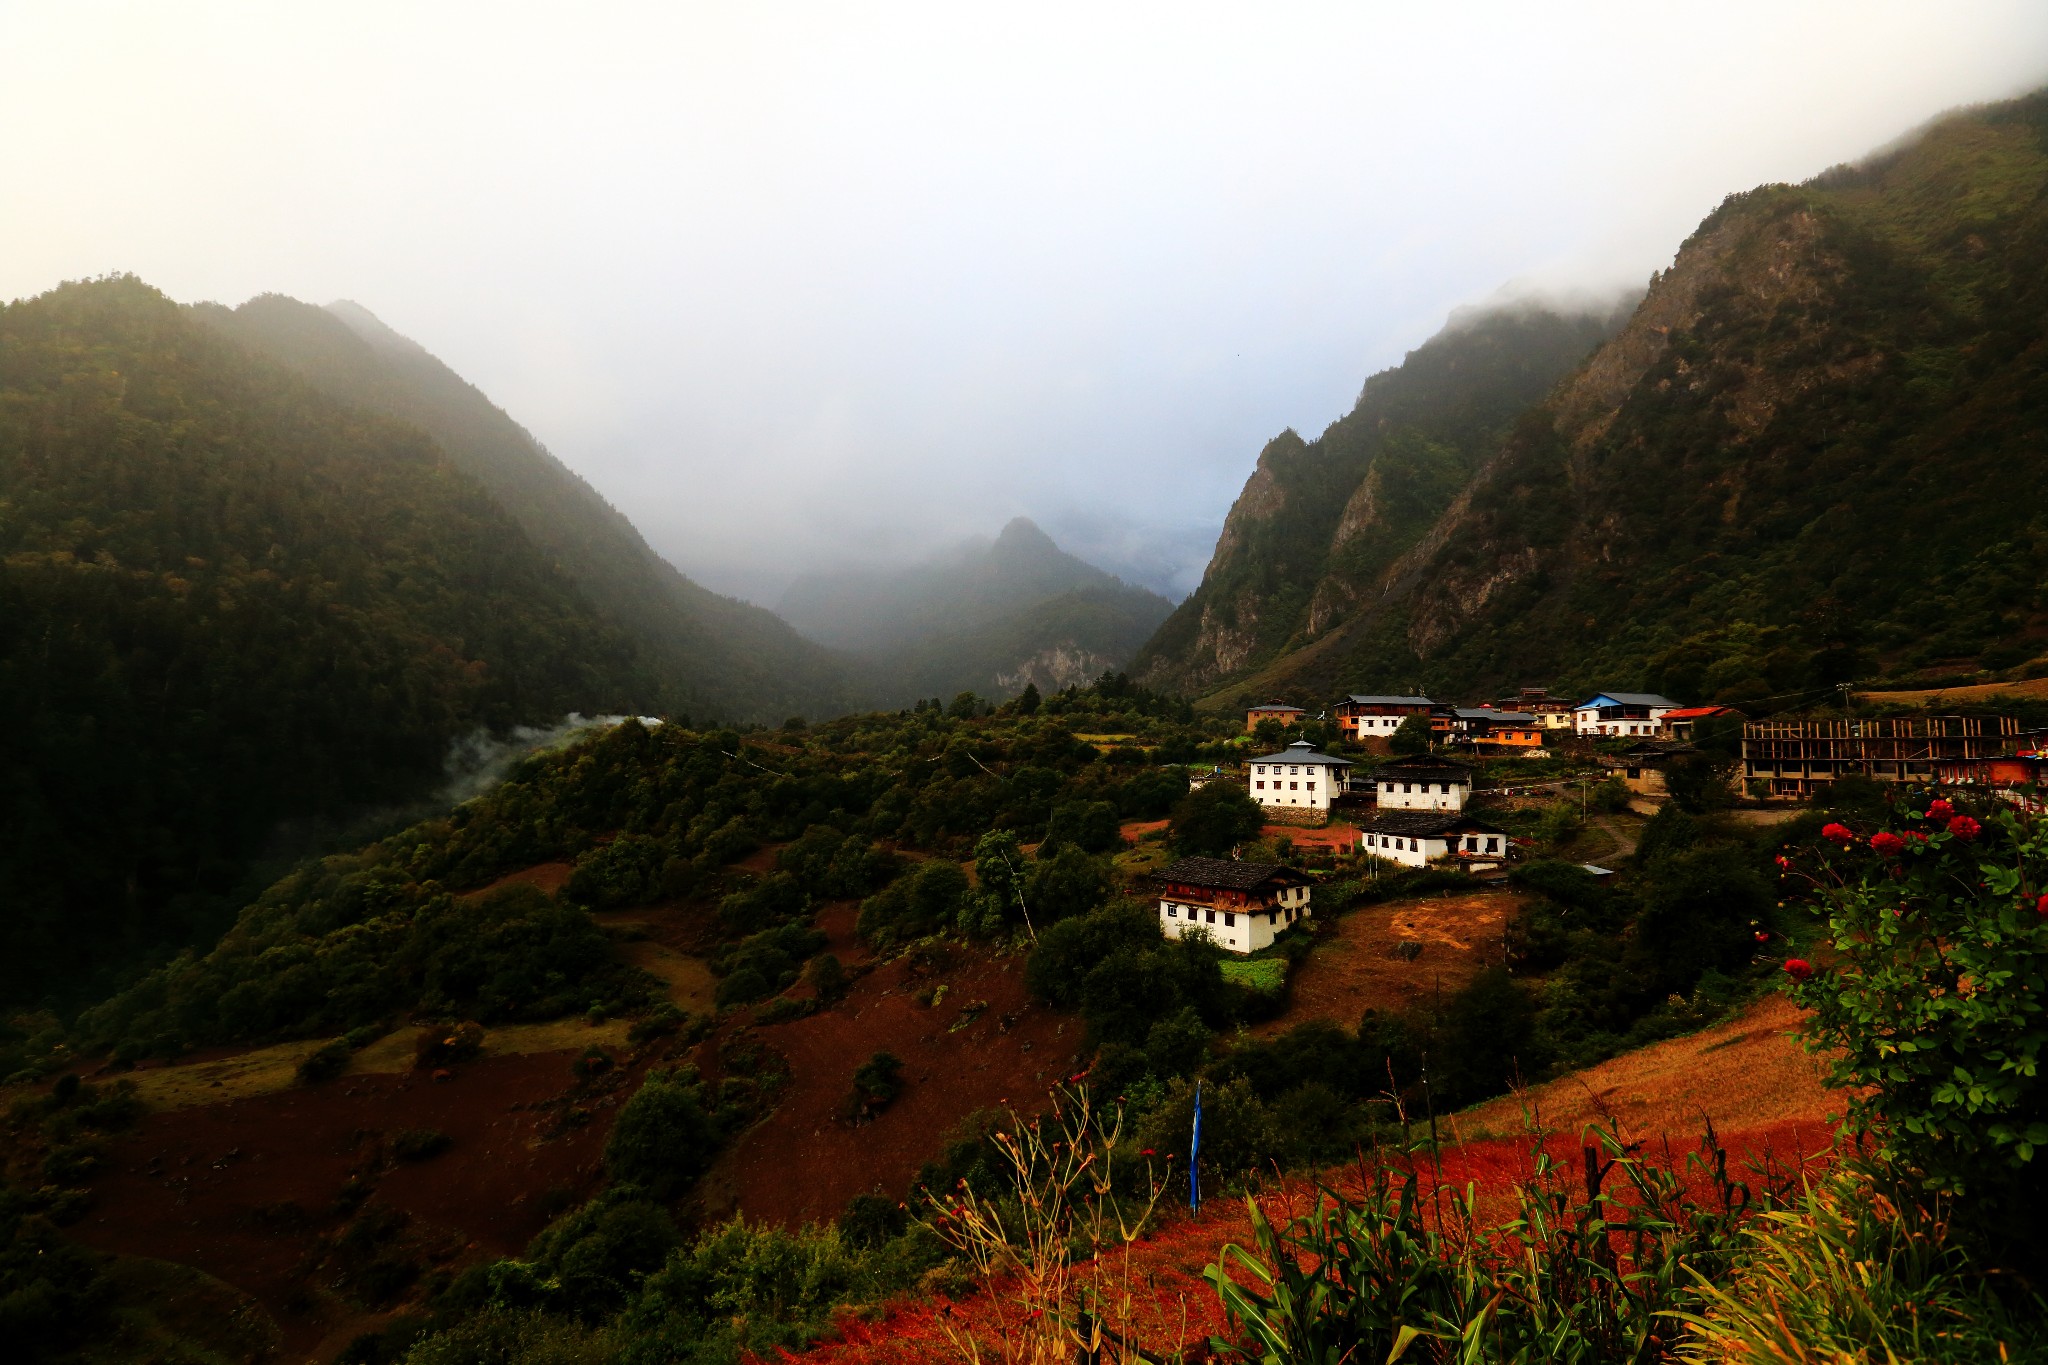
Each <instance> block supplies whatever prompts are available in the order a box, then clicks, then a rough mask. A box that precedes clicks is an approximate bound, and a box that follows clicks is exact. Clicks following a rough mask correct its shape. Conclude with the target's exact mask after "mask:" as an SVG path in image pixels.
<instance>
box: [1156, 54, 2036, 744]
mask: <svg viewBox="0 0 2048 1365" xmlns="http://www.w3.org/2000/svg"><path fill="white" fill-rule="evenodd" d="M2044 330H2048V95H2035V96H2031V97H2028V98H2026V99H2023V100H2018V101H2012V102H2009V103H2005V104H2000V105H1994V106H1989V107H1986V108H1982V109H1977V110H1972V111H1969V112H1966V113H1962V114H1958V115H1955V116H1953V117H1950V118H1947V119H1945V120H1943V121H1941V122H1939V123H1937V124H1935V125H1934V126H1932V127H1930V128H1929V129H1928V130H1926V131H1925V132H1924V133H1923V134H1922V135H1921V136H1919V137H1917V138H1915V139H1913V140H1912V141H1910V142H1908V143H1906V144H1904V145H1903V146H1901V147H1899V148H1896V149H1894V150H1892V151H1890V152H1887V153H1885V154H1883V155H1881V156H1879V157H1875V158H1873V159H1871V160H1870V161H1868V162H1867V163H1865V164H1863V165H1861V166H1856V167H1842V168H1837V169H1836V170H1833V171H1830V172H1828V173H1827V174H1825V175H1822V176H1819V177H1817V178H1816V179H1814V180H1812V181H1810V182H1808V183H1806V184H1803V185H1798V186H1788V185H1772V186H1765V187H1763V188H1760V189H1757V190H1753V191H1750V192H1748V193H1745V194H1738V195H1735V196H1732V197H1731V198H1730V199H1729V200H1728V201H1727V202H1725V203H1724V204H1723V205H1722V206H1721V207H1720V208H1719V209H1717V210H1716V211H1715V212H1714V213H1713V214H1712V215H1710V216H1709V217H1708V218H1707V220H1706V221H1705V222H1704V223H1702V224H1701V226H1700V228H1699V229H1698V230H1697V231H1696V232H1695V233H1694V234H1693V235H1692V236H1691V237H1690V238H1688V239H1687V241H1686V242H1685V244H1684V245H1683V246H1682V247H1681V249H1680V250H1679V252H1678V256H1677V259H1676V260H1675V262H1674V263H1673V265H1672V267H1671V269H1669V270H1668V271H1665V272H1663V273H1662V274H1660V275H1659V276H1657V277H1656V278H1655V279H1654V280H1653V281H1652V283H1651V286H1650V289H1649V292H1648V295H1647V297H1646V298H1645V299H1644V300H1643V302H1642V304H1641V306H1640V307H1638V308H1637V309H1636V311H1635V314H1634V316H1633V317H1632V318H1631V319H1630V320H1629V321H1628V324H1627V326H1626V327H1625V328H1624V329H1623V330H1622V331H1621V332H1620V334H1619V335H1617V336H1615V337H1614V338H1613V339H1612V340H1611V341H1609V342H1607V343H1606V344H1605V345H1603V346H1602V347H1601V348H1600V350H1599V351H1598V352H1597V353H1596V354H1595V355H1594V356H1593V357H1592V358H1591V359H1590V360H1589V361H1588V362H1587V363H1586V364H1585V365H1583V366H1582V367H1580V368H1578V369H1577V371H1576V372H1575V373H1573V374H1572V375H1571V376H1570V378H1569V379H1568V380H1566V381H1565V382H1564V383H1562V384H1561V385H1559V386H1558V388H1557V389H1556V391H1555V392H1554V393H1552V394H1551V395H1549V396H1548V397H1547V398H1546V399H1545V400H1544V401H1543V402H1541V403H1540V404H1538V405H1536V406H1534V407H1532V408H1531V409H1530V410H1529V411H1528V412H1526V413H1525V414H1524V415H1523V416H1522V417H1521V418H1519V419H1518V420H1517V422H1516V423H1515V426H1514V430H1513V432H1512V434H1511V435H1510V436H1509V437H1508V438H1507V439H1506V440H1505V441H1503V442H1501V443H1500V445H1499V447H1498V449H1497V451H1495V452H1494V453H1493V454H1492V455H1491V457H1490V458H1489V459H1488V460H1487V461H1486V463H1485V464H1484V466H1483V467H1482V468H1481V469H1480V470H1479V472H1478V473H1477V475H1476V476H1475V477H1473V478H1472V479H1470V480H1469V481H1468V482H1466V483H1465V484H1464V486H1463V487H1462V488H1460V489H1459V490H1458V492H1457V493H1456V496H1455V498H1454V499H1453V500H1452V501H1451V503H1450V505H1449V507H1448V508H1447V509H1446V510H1445V512H1444V513H1443V515H1442V516H1440V517H1438V518H1436V519H1435V521H1434V523H1433V524H1432V525H1431V526H1430V527H1429V528H1428V530H1427V532H1426V534H1424V535H1422V536H1421V537H1420V538H1417V539H1414V540H1413V541H1412V542H1408V541H1406V540H1405V538H1402V537H1373V538H1371V539H1370V540H1369V542H1368V543H1369V544H1370V545H1371V546H1372V547H1373V549H1374V550H1375V551H1376V552H1377V553H1379V554H1380V555H1381V562H1380V564H1379V565H1378V566H1377V567H1376V568H1375V570H1374V571H1373V572H1371V573H1370V574H1367V575H1365V576H1364V577H1363V578H1362V579H1359V580H1352V581H1351V582H1346V583H1338V584H1335V585H1334V586H1333V583H1332V579H1333V578H1334V577H1335V576H1334V575H1325V576H1323V577H1320V578H1315V579H1313V580H1308V579H1302V580H1298V581H1297V580H1289V581H1288V586H1290V587H1291V588H1292V589H1293V590H1294V591H1295V592H1296V593H1299V594H1301V595H1302V597H1303V600H1304V601H1317V602H1321V601H1330V600H1332V599H1333V597H1334V598H1336V599H1340V600H1341V602H1342V605H1341V606H1340V607H1338V608H1337V609H1336V610H1334V611H1333V612H1332V613H1331V614H1330V616H1329V617H1327V618H1326V619H1322V620H1310V619H1307V618H1310V617H1312V613H1310V612H1308V611H1307V610H1306V609H1305V608H1296V609H1295V612H1296V617H1297V619H1301V620H1302V622H1303V624H1302V625H1301V626H1299V627H1296V629H1297V630H1298V631H1299V633H1298V634H1296V635H1294V636H1293V637H1291V638H1290V639H1289V640H1288V641H1287V642H1286V643H1285V645H1284V646H1282V647H1280V648H1278V649H1276V650H1274V651H1273V652H1272V653H1269V654H1267V655H1265V656H1259V655H1257V654H1255V653H1254V652H1252V651H1251V650H1244V651H1240V653H1239V654H1237V655H1235V656H1232V659H1231V661H1232V662H1235V663H1236V664H1237V665H1238V666H1237V668H1235V669H1229V668H1217V667H1213V666H1211V667H1209V668H1207V669H1206V670H1204V669H1203V668H1202V667H1201V665H1202V663H1203V660H1204V656H1203V655H1202V654H1201V652H1200V651H1199V650H1194V649H1189V648H1187V647H1185V646H1179V647H1176V643H1177V642H1176V641H1175V639H1174V638H1173V636H1172V634H1171V632H1172V629H1173V627H1172V625H1170V626H1169V628H1168V631H1166V632H1162V635H1161V637H1160V639H1159V640H1156V641H1155V642H1154V643H1153V645H1152V646H1150V647H1148V652H1147V656H1146V658H1147V662H1148V664H1149V668H1148V670H1147V672H1146V674H1145V676H1147V677H1149V678H1153V679H1155V680H1158V679H1166V680H1171V681H1175V682H1177V683H1178V684H1179V685H1180V686H1182V687H1183V688H1187V689H1189V690H1194V689H1197V688H1201V689H1211V690H1213V689H1216V688H1217V687H1218V685H1220V684H1235V685H1236V686H1238V687H1243V688H1256V689H1258V690H1262V691H1263V690H1268V689H1271V688H1275V687H1280V688H1289V687H1291V688H1296V689H1300V690H1302V691H1304V692H1327V691H1336V690H1340V689H1344V688H1356V689H1360V690H1363V689H1365V688H1371V687H1380V686H1393V685H1396V684H1399V685H1421V686H1426V687H1429V688H1431V689H1437V690H1444V691H1448V692H1454V693H1465V692H1480V691H1484V690H1487V689H1491V688H1496V687H1500V686H1504V685H1512V684H1515V683H1518V682H1522V681H1546V680H1547V681H1552V682H1562V683H1565V684H1577V685H1582V686H1583V685H1590V684H1598V685H1605V686H1628V685H1632V684H1633V685H1647V686H1650V687H1653V688H1656V689H1659V690H1662V691H1665V692H1669V693H1672V694H1673V695H1678V696H1682V697H1684V698H1686V699H1688V700H1718V701H1726V702H1747V703H1751V704H1753V705H1770V704H1774V703H1775V704H1782V699H1783V698H1785V697H1786V696H1788V695H1789V696H1794V697H1797V696H1799V695H1801V694H1802V692H1806V691H1810V690H1814V689H1824V688H1826V687H1827V685H1828V684H1830V683H1832V682H1834V681H1837V680H1841V679H1847V678H1868V677H1872V676H1876V675H1879V674H1881V673H1887V672H1889V673H1907V672H1911V671H1912V670H1915V669H1919V668H1930V667H1932V668H1946V669H1951V670H1952V669H1954V668H1955V667H1957V666H1959V665H1966V664H1967V665H1981V666H1984V667H1991V668H1998V667H2006V666H2010V665H2012V664H2016V663H2019V662H2021V661H2023V660H2025V659H2027V658H2030V657H2033V656H2034V655H2037V654H2038V653H2040V652H2041V650H2042V648H2043V646H2044V644H2048V617H2044V614H2043V608H2044V606H2048V602H2044V600H2043V596H2042V585H2043V583H2044V582H2048V481H2044V475H2048V469H2044V464H2048V443H2044V435H2048V346H2044V341H2048V338H2044ZM1284 439H1285V438H1283V440H1284ZM1325 463H1327V462H1325ZM1319 468H1320V466H1319ZM1260 482H1261V480H1260V477H1259V476H1258V475H1255V476H1254V478H1253V481H1252V485H1251V486H1248V488H1247V493H1246V497H1245V498H1244V499H1241V500H1240V504H1239V510H1238V511H1237V512H1234V513H1233V519H1234V520H1237V521H1257V520H1258V518H1257V517H1256V516H1255V513H1256V512H1257V510H1258V508H1259V506H1260V505H1261V503H1262V499H1269V498H1270V494H1267V493H1265V492H1264V490H1263V489H1262V488H1260V487H1259V485H1260ZM1228 539H1229V537H1228V536H1226V540H1228ZM1266 559H1267V560H1270V561H1273V562H1279V561H1278V557H1277V556H1271V555H1268V556H1266ZM1218 561H1219V563H1218V566H1217V567H1212V570H1211V574H1212V577H1214V576H1216V574H1217V572H1218V568H1222V569H1225V570H1228V569H1229V568H1230V566H1229V565H1228V564H1227V563H1225V557H1224V556H1223V555H1222V554H1221V553H1219V556H1218ZM1238 572H1243V570H1238ZM1310 581H1312V582H1313V584H1314V586H1313V587H1310V586H1307V584H1308V582H1310ZM1205 591H1206V587H1205ZM1276 596H1277V594H1276ZM1212 598H1213V594H1212ZM1260 638H1261V639H1266V638H1270V636H1262V637H1260ZM1261 665H1263V668H1261V667H1260V666H1261ZM1217 695H1218V696H1219V699H1220V698H1221V693H1220V692H1218V694H1217Z"/></svg>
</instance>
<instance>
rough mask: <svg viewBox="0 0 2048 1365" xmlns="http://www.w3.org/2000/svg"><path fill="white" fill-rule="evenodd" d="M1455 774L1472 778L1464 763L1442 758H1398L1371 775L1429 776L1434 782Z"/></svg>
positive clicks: (1389, 776)
mask: <svg viewBox="0 0 2048 1365" xmlns="http://www.w3.org/2000/svg"><path fill="white" fill-rule="evenodd" d="M1454 774H1455V775H1457V776H1459V777H1461V778H1462V779H1463V780H1464V781H1467V782H1470V781H1471V780H1472V770H1471V769H1470V768H1468V767H1466V766H1465V765H1464V764H1462V763H1452V762H1450V761H1448V760H1446V759H1441V758H1397V759H1395V760H1394V761H1393V762H1392V763H1382V764H1381V765H1380V766H1379V767H1377V768H1374V769H1373V770H1372V773H1371V774H1370V775H1371V776H1372V777H1373V779H1374V780H1378V779H1380V778H1391V779H1395V780H1399V779H1402V778H1406V779H1408V780H1410V781H1413V780H1415V779H1416V778H1427V779H1428V780H1430V781H1432V782H1442V781H1445V780H1447V779H1449V778H1450V777H1451V776H1452V775H1454Z"/></svg>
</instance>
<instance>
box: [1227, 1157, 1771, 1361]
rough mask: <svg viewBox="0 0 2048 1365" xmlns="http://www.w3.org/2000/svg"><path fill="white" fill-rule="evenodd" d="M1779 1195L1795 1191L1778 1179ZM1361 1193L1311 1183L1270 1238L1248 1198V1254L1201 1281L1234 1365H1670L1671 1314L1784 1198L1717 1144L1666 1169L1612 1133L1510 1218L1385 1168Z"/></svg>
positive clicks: (1370, 1170) (1533, 1187) (1527, 1183)
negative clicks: (1732, 1163) (1759, 1186)
mask: <svg viewBox="0 0 2048 1365" xmlns="http://www.w3.org/2000/svg"><path fill="white" fill-rule="evenodd" d="M1766 1174H1767V1176H1768V1177H1769V1180H1768V1182H1767V1183H1768V1184H1769V1185H1771V1186H1773V1187H1777V1186H1782V1185H1784V1184H1786V1183H1787V1181H1786V1177H1785V1175H1784V1173H1783V1172H1782V1171H1776V1170H1772V1171H1767V1172H1766ZM1359 1175H1360V1188H1359V1190H1358V1192H1357V1193H1355V1194H1354V1193H1340V1192H1338V1191H1336V1190H1334V1189H1332V1188H1330V1187H1329V1186H1327V1185H1323V1186H1318V1188H1317V1189H1316V1191H1315V1194H1314V1196H1313V1198H1312V1200H1311V1202H1310V1205H1309V1207H1308V1208H1307V1209H1306V1210H1305V1211H1303V1212H1301V1213H1299V1214H1296V1215H1294V1216H1292V1217H1289V1218H1286V1219H1285V1220H1284V1221H1281V1222H1278V1223H1276V1222H1275V1221H1274V1220H1273V1219H1272V1218H1271V1217H1270V1216H1269V1214H1268V1212H1267V1209H1266V1207H1265V1206H1264V1205H1262V1204H1261V1203H1260V1201H1258V1200H1257V1199H1252V1200H1250V1201H1248V1205H1249V1212H1250V1216H1251V1224H1252V1245H1251V1246H1250V1247H1245V1246H1239V1245H1234V1244H1233V1245H1229V1246H1226V1247H1224V1248H1223V1251H1222V1254H1221V1255H1220V1257H1219V1258H1218V1261H1217V1263H1216V1264H1215V1265H1212V1266H1211V1267H1210V1268H1209V1270H1208V1271H1207V1277H1208V1279H1209V1280H1210V1281H1211V1283H1212V1284H1214V1286H1215V1287H1216V1291H1217V1293H1218V1294H1219V1295H1220V1296H1221V1298H1222V1301H1223V1307H1224V1310H1225V1312H1226V1313H1227V1315H1228V1317H1229V1318H1230V1321H1231V1323H1232V1324H1233V1327H1234V1328H1235V1329H1236V1330H1237V1332H1238V1337H1237V1339H1236V1340H1234V1341H1217V1342H1215V1343H1213V1346H1214V1349H1215V1350H1216V1352H1217V1353H1218V1355H1219V1356H1220V1357H1221V1358H1223V1359H1232V1360H1252V1361H1257V1362H1259V1365H1360V1363H1362V1362H1372V1363H1373V1365H1379V1363H1380V1362H1393V1361H1399V1360H1404V1359H1405V1360H1410V1361H1433V1362H1436V1361H1442V1362H1448V1361H1458V1362H1479V1361H1489V1362H1495V1361H1497V1362H1522V1361H1527V1362H1535V1361H1543V1362H1564V1363H1566V1365H1570V1363H1573V1362H1585V1365H1592V1363H1593V1362H1601V1363H1602V1365H1606V1363H1607V1362H1649V1361H1659V1360H1666V1359H1670V1358H1671V1354H1670V1353H1671V1349H1672V1346H1673V1343H1674V1341H1675V1340H1676V1338H1677V1337H1678V1336H1679V1335H1680V1332H1681V1331H1682V1329H1681V1327H1680V1326H1679V1325H1678V1324H1677V1323H1675V1322H1674V1321H1673V1320H1672V1319H1671V1316H1670V1315H1671V1313H1672V1312H1674V1311H1675V1310H1678V1309H1680V1308H1682V1307H1688V1306H1693V1305H1694V1303H1695V1295H1696V1292H1697V1291H1696V1288H1695V1286H1696V1285H1697V1284H1698V1283H1699V1281H1701V1280H1702V1279H1705V1280H1708V1281H1712V1280H1715V1279H1719V1278H1722V1277H1724V1276H1726V1275H1727V1274H1728V1273H1729V1270H1730V1267H1731V1265H1732V1263H1733V1261H1734V1258H1735V1256H1736V1253H1737V1251H1738V1248H1739V1247H1740V1245H1741V1235H1740V1227H1741V1223H1742V1220H1743V1218H1744V1216H1745V1215H1746V1214H1747V1213H1748V1212H1749V1211H1751V1210H1752V1209H1753V1208H1755V1207H1756V1206H1757V1205H1758V1204H1759V1202H1761V1201H1763V1200H1768V1199H1769V1198H1771V1197H1773V1190H1772V1189H1766V1190H1765V1191H1762V1192H1757V1191H1753V1190H1752V1187H1751V1186H1750V1185H1749V1184H1748V1183H1746V1182H1744V1181H1741V1180H1737V1179H1735V1178H1734V1177H1732V1176H1731V1175H1730V1174H1729V1171H1728V1164H1727V1154H1726V1152H1725V1151H1724V1150H1723V1149H1722V1148H1721V1147H1720V1145H1719V1144H1718V1142H1716V1141H1715V1140H1714V1137H1713V1134H1712V1132H1711V1130H1709V1132H1708V1135H1707V1138H1706V1141H1705V1142H1704V1143H1703V1144H1702V1147H1701V1149H1700V1151H1699V1152H1697V1153H1695V1154H1693V1155H1691V1156H1689V1157H1687V1158H1686V1159H1685V1160H1684V1161H1683V1162H1670V1163H1660V1162H1658V1161H1655V1160H1651V1159H1648V1158H1646V1157H1645V1156H1644V1155H1643V1154H1642V1152H1641V1151H1640V1149H1639V1147H1638V1146H1636V1145H1631V1144H1627V1143H1624V1142H1623V1141H1622V1140H1621V1139H1620V1138H1619V1137H1618V1136H1617V1135H1615V1134H1614V1133H1612V1132H1602V1133H1599V1134H1597V1137H1596V1140H1595V1141H1593V1142H1589V1143H1587V1144H1586V1145H1585V1146H1584V1147H1583V1148H1582V1150H1581V1152H1580V1154H1579V1157H1578V1160H1577V1161H1576V1162H1574V1163H1570V1164H1567V1163H1560V1162H1557V1161H1554V1160H1553V1159H1552V1158H1551V1157H1550V1156H1549V1155H1548V1154H1547V1152H1545V1151H1544V1150H1543V1148H1542V1147H1541V1146H1539V1147H1538V1149H1537V1151H1536V1153H1535V1154H1534V1160H1533V1165H1532V1169H1531V1170H1530V1172H1529V1173H1528V1174H1527V1175H1526V1176H1525V1177H1524V1178H1523V1179H1522V1180H1520V1181H1519V1182H1517V1183H1516V1184H1515V1185H1514V1186H1513V1187H1512V1189H1511V1190H1510V1191H1509V1200H1510V1203H1509V1209H1510V1215H1509V1216H1508V1217H1507V1218H1505V1219H1503V1220H1501V1221H1498V1222H1489V1221H1487V1220H1486V1218H1485V1217H1484V1216H1483V1211H1484V1207H1485V1205H1486V1203H1487V1201H1486V1200H1485V1199H1484V1198H1482V1195H1481V1192H1480V1191H1479V1190H1478V1189H1477V1188H1476V1187H1474V1186H1470V1185H1468V1186H1467V1187H1466V1188H1465V1189H1464V1190H1463V1191H1456V1190H1452V1189H1448V1188H1444V1187H1443V1186H1441V1185H1436V1184H1431V1185H1430V1186H1429V1187H1428V1188H1427V1189H1425V1187H1424V1184H1423V1180H1422V1177H1421V1175H1420V1174H1418V1173H1417V1172H1416V1171H1415V1170H1413V1169H1408V1170H1402V1169H1400V1168H1399V1167H1397V1166H1396V1165H1395V1164H1394V1163H1392V1162H1390V1161H1386V1160H1374V1161H1368V1162H1361V1165H1360V1171H1359Z"/></svg>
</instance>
